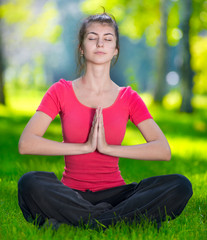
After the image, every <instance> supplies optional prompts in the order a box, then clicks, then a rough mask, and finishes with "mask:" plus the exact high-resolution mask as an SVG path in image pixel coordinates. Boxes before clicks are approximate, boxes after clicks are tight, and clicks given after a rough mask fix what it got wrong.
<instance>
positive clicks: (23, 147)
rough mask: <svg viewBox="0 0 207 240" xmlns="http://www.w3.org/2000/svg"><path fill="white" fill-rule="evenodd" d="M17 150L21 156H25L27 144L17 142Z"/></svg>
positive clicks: (23, 141)
mask: <svg viewBox="0 0 207 240" xmlns="http://www.w3.org/2000/svg"><path fill="white" fill-rule="evenodd" d="M18 150H19V154H21V155H24V154H27V144H26V141H25V140H22V139H20V140H19V144H18Z"/></svg>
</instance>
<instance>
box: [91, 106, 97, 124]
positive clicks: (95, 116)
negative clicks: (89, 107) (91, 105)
mask: <svg viewBox="0 0 207 240" xmlns="http://www.w3.org/2000/svg"><path fill="white" fill-rule="evenodd" d="M97 116H98V110H97V109H96V111H95V114H94V117H93V122H92V126H93V127H94V125H95V123H96V122H97V118H98V117H97Z"/></svg>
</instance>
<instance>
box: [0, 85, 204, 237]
mask: <svg viewBox="0 0 207 240" xmlns="http://www.w3.org/2000/svg"><path fill="white" fill-rule="evenodd" d="M8 93H10V94H11V93H12V95H10V97H9V99H11V102H10V104H9V106H8V107H5V106H2V105H0V132H1V138H0V152H1V156H0V158H1V168H0V196H1V200H0V215H1V224H0V239H7V240H10V239H11V240H14V239H21V240H24V239H33V240H39V239H42V240H49V239H57V240H58V239H77V240H79V239H81V240H89V239H90V240H91V239H94V240H95V239H99V240H102V239H105V240H114V239H118V240H126V239H133V240H136V239H140V240H149V239H150V240H151V239H153V240H154V239H162V240H163V239H169V240H174V239H182V240H195V239H196V240H197V239H198V240H199V239H201V240H203V239H205V238H206V235H207V230H206V229H207V215H206V209H207V205H206V202H207V193H206V188H207V173H206V169H207V160H206V148H207V143H206V134H207V112H206V106H207V105H205V109H202V108H198V107H197V106H198V105H196V111H195V112H194V113H193V114H191V115H188V114H185V113H178V112H176V111H169V110H166V109H163V108H161V107H160V106H157V105H154V104H151V105H150V106H149V109H150V112H151V113H152V115H153V117H154V119H155V121H156V122H157V123H158V125H159V126H160V127H161V129H162V130H163V132H164V133H165V135H166V137H167V138H168V140H169V143H170V145H171V149H172V160H171V161H170V162H157V161H155V162H153V161H136V160H130V159H121V160H120V170H121V172H122V175H123V177H124V178H125V180H126V182H127V183H130V182H132V181H137V182H138V181H140V180H141V179H143V178H146V177H150V176H153V175H160V174H170V173H180V174H184V175H186V176H187V177H188V178H189V179H190V181H191V182H192V185H193V191H194V195H193V197H192V199H191V200H190V201H189V203H188V205H187V207H186V208H185V210H184V211H183V213H182V214H181V216H179V217H178V218H177V219H176V220H173V221H170V222H165V223H163V226H162V227H161V229H160V231H159V232H158V231H157V230H156V227H155V226H153V225H151V224H149V223H146V224H144V226H139V225H138V226H137V225H136V224H132V225H131V226H128V225H126V224H123V223H120V224H118V225H116V226H112V227H110V228H109V229H107V230H106V231H102V230H100V231H95V230H90V229H87V228H86V229H81V228H75V227H72V226H66V225H62V226H61V227H60V229H59V230H58V231H57V232H53V231H52V230H51V229H50V228H49V229H40V230H39V229H38V228H36V227H35V226H33V225H32V224H29V223H28V222H26V221H25V219H24V218H23V215H22V213H21V210H20V209H19V206H18V200H17V181H18V179H19V178H20V177H21V175H22V174H23V173H25V172H28V171H33V170H40V171H53V172H55V174H56V175H57V176H58V178H59V179H61V176H62V172H63V170H64V159H63V157H61V156H54V157H52V156H22V155H19V154H18V150H17V144H18V139H19V136H20V134H21V132H22V131H23V129H24V127H25V125H26V123H27V122H28V120H29V118H30V117H31V115H32V114H34V112H35V109H36V107H37V106H38V104H39V102H40V100H41V98H42V96H43V93H42V92H36V91H34V90H33V91H26V92H25V91H21V92H19V93H18V92H17V91H13V90H12V89H10V90H9V91H8ZM143 96H144V99H147V98H149V96H148V95H147V94H145V95H143ZM204 100H205V101H207V99H206V98H205V99H203V101H204ZM199 102H200V101H198V103H199ZM45 137H47V138H49V139H53V140H56V141H62V133H61V123H60V119H59V118H57V119H55V120H54V121H53V122H52V123H51V125H50V127H49V129H48V130H47V132H46V135H45ZM143 142H144V139H143V137H142V135H141V134H140V133H139V132H138V130H137V128H136V127H135V126H134V125H133V124H131V123H129V124H128V126H127V132H126V136H125V139H124V142H123V144H127V145H130V144H139V143H143ZM48 166H49V167H48Z"/></svg>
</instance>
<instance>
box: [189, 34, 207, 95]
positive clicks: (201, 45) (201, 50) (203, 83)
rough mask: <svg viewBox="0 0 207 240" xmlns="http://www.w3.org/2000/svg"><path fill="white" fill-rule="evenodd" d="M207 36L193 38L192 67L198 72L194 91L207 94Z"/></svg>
mask: <svg viewBox="0 0 207 240" xmlns="http://www.w3.org/2000/svg"><path fill="white" fill-rule="evenodd" d="M206 63H207V37H200V36H197V37H194V38H193V39H192V67H193V70H194V71H195V72H196V73H197V74H196V75H195V78H194V82H195V85H194V89H193V90H194V92H195V93H198V94H207V68H206Z"/></svg>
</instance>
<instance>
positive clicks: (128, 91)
mask: <svg viewBox="0 0 207 240" xmlns="http://www.w3.org/2000/svg"><path fill="white" fill-rule="evenodd" d="M121 93H122V94H121V95H122V98H124V99H126V100H128V101H129V102H130V101H133V100H139V99H140V100H141V97H140V96H139V94H138V93H137V92H136V91H135V90H133V89H132V88H131V86H127V87H121Z"/></svg>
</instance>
